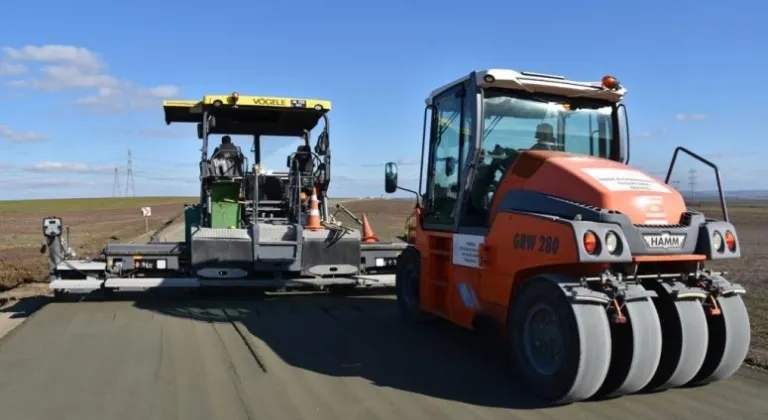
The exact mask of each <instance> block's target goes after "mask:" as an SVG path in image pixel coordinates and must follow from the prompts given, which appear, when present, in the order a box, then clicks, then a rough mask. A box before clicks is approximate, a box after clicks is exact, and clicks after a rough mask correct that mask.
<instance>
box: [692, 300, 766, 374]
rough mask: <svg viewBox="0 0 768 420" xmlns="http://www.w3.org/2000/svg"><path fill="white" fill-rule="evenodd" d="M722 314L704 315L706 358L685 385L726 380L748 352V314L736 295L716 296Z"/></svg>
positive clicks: (749, 330) (734, 371)
mask: <svg viewBox="0 0 768 420" xmlns="http://www.w3.org/2000/svg"><path fill="white" fill-rule="evenodd" d="M717 304H718V305H719V306H720V309H721V310H722V313H721V314H720V315H719V316H710V315H707V327H708V329H709V346H708V347H707V356H706V358H705V359H704V363H703V364H702V366H701V369H700V370H699V372H698V373H697V374H696V376H695V377H694V378H693V379H692V380H691V382H690V383H689V385H705V384H708V383H712V382H717V381H721V380H723V379H727V378H729V377H730V376H732V375H733V374H734V373H736V371H737V370H739V368H740V367H741V365H742V363H743V362H744V359H746V357H747V353H748V352H749V343H750V341H751V338H752V336H751V329H750V323H749V314H748V313H747V308H746V306H745V305H744V301H743V300H742V299H741V296H739V295H733V296H727V297H722V296H721V297H718V298H717Z"/></svg>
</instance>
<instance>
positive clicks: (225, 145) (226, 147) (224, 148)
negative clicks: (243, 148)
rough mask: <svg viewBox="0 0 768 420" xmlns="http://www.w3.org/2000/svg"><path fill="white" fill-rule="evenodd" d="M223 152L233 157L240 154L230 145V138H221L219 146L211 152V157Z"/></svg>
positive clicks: (236, 148)
mask: <svg viewBox="0 0 768 420" xmlns="http://www.w3.org/2000/svg"><path fill="white" fill-rule="evenodd" d="M224 152H229V153H230V154H233V155H237V154H238V153H239V152H240V149H239V148H238V147H237V146H235V145H234V144H232V137H230V136H224V137H222V138H221V144H220V145H218V146H217V147H216V148H215V149H214V150H213V156H216V155H218V154H219V153H222V154H223V153H224Z"/></svg>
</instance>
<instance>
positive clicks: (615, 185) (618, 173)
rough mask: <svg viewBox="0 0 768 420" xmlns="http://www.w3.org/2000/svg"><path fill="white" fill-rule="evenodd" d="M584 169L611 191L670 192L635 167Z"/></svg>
mask: <svg viewBox="0 0 768 420" xmlns="http://www.w3.org/2000/svg"><path fill="white" fill-rule="evenodd" d="M582 171H584V172H586V173H587V174H588V175H589V176H591V177H592V178H594V179H595V180H597V182H599V183H600V184H602V185H603V186H604V187H605V188H607V189H609V190H611V191H653V192H663V193H668V192H669V190H668V189H667V188H666V187H665V186H663V185H661V184H660V183H658V182H656V181H655V180H654V179H653V178H651V177H649V176H648V175H646V174H644V173H642V172H640V171H636V170H633V169H613V168H584V169H582Z"/></svg>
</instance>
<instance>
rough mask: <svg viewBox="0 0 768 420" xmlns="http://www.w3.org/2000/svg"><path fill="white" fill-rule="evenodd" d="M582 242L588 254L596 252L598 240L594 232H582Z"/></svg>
mask: <svg viewBox="0 0 768 420" xmlns="http://www.w3.org/2000/svg"><path fill="white" fill-rule="evenodd" d="M582 242H583V243H584V249H585V250H586V251H587V253H588V254H592V255H594V254H596V253H597V249H598V245H600V242H599V241H598V239H597V235H596V234H595V232H592V231H591V230H588V231H586V232H585V233H584V238H582Z"/></svg>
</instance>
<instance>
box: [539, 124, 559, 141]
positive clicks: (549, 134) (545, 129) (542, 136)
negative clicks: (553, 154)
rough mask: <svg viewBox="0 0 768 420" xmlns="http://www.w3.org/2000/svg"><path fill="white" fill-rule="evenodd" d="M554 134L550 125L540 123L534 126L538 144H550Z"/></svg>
mask: <svg viewBox="0 0 768 420" xmlns="http://www.w3.org/2000/svg"><path fill="white" fill-rule="evenodd" d="M554 132H555V130H554V129H553V128H552V125H550V124H547V123H541V124H539V125H538V126H536V136H535V137H536V140H537V141H538V142H540V143H552V142H553V141H554V138H555V135H554Z"/></svg>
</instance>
